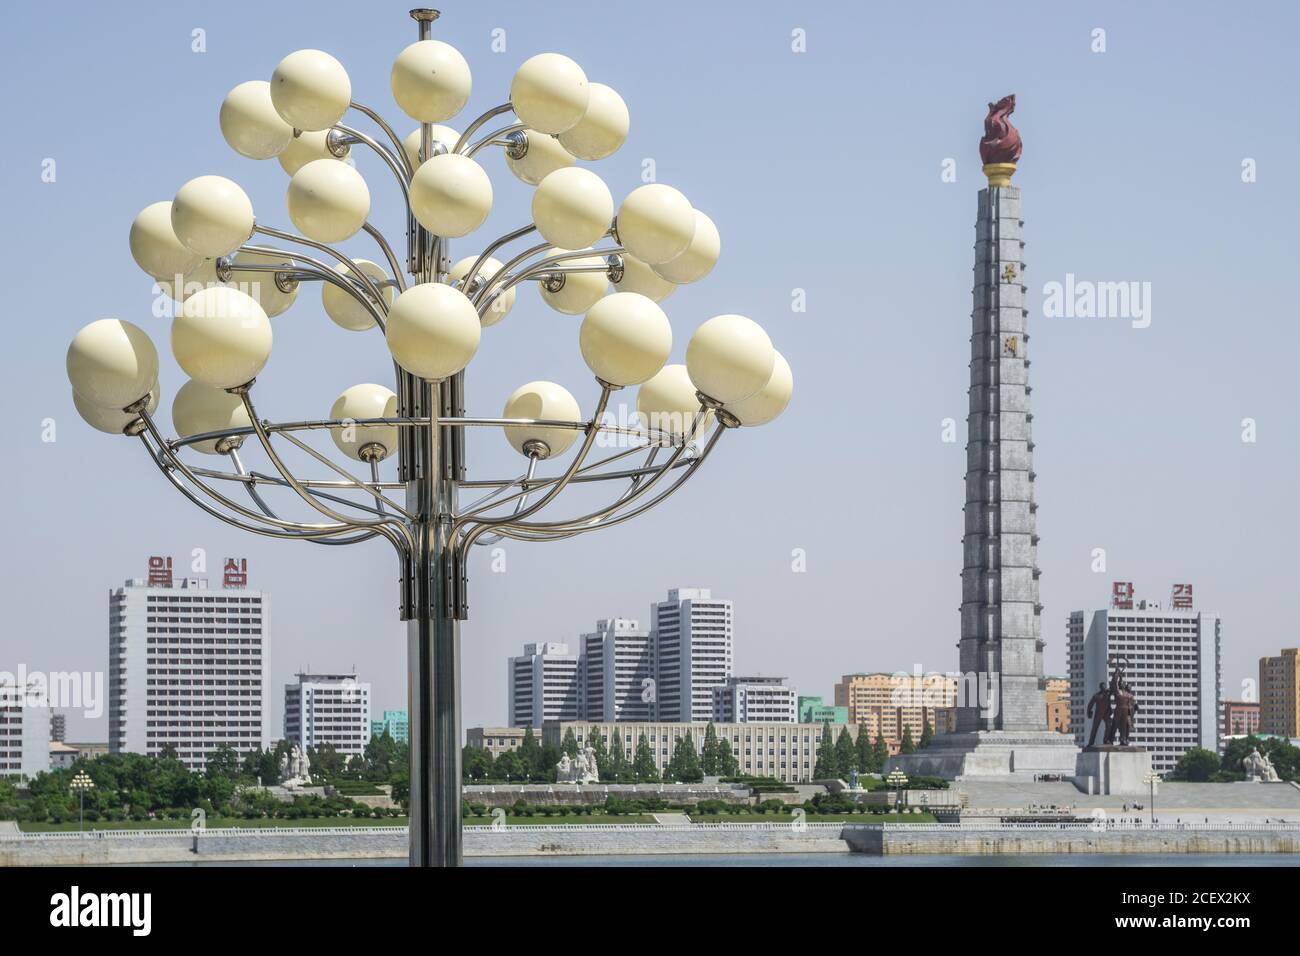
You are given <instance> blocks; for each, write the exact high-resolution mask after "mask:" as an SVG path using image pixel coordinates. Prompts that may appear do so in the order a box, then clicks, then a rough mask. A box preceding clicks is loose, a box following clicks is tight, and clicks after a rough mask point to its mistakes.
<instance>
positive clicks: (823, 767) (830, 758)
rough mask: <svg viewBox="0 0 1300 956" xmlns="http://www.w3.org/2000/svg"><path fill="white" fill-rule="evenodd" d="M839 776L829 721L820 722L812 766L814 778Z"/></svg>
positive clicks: (821, 778) (822, 778) (827, 778)
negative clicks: (815, 760) (819, 731)
mask: <svg viewBox="0 0 1300 956" xmlns="http://www.w3.org/2000/svg"><path fill="white" fill-rule="evenodd" d="M837 776H839V764H838V763H837V762H836V759H835V737H834V735H833V734H832V733H831V722H830V721H829V720H828V721H826V722H825V723H823V724H822V737H821V741H820V742H819V743H818V744H817V765H816V766H815V767H814V768H813V779H814V780H830V779H832V778H834V777H837Z"/></svg>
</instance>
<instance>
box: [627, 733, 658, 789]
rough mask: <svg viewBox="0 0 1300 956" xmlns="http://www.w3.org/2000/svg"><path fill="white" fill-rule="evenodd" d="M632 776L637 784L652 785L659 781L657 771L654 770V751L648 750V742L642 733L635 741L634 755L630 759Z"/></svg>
mask: <svg viewBox="0 0 1300 956" xmlns="http://www.w3.org/2000/svg"><path fill="white" fill-rule="evenodd" d="M632 775H633V776H634V777H636V782H637V783H654V782H656V781H657V780H658V779H659V771H658V770H657V769H656V768H655V755H654V751H653V750H651V749H650V741H649V740H648V739H646V735H645V734H644V733H643V734H641V736H639V737H638V738H637V741H636V755H635V756H634V757H633V758H632Z"/></svg>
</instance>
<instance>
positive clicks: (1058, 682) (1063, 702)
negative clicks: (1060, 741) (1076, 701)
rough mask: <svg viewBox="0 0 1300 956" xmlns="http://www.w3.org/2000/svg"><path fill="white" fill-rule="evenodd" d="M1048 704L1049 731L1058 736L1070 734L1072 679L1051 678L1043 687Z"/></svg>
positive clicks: (1044, 697)
mask: <svg viewBox="0 0 1300 956" xmlns="http://www.w3.org/2000/svg"><path fill="white" fill-rule="evenodd" d="M1043 699H1044V700H1045V701H1046V702H1047V729H1048V730H1054V731H1056V732H1057V733H1058V734H1068V733H1069V732H1070V678H1068V677H1049V678H1047V680H1046V682H1045V683H1044V685H1043Z"/></svg>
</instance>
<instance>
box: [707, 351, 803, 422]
mask: <svg viewBox="0 0 1300 956" xmlns="http://www.w3.org/2000/svg"><path fill="white" fill-rule="evenodd" d="M773 357H774V359H775V361H774V362H773V363H772V375H771V376H770V377H769V378H768V380H767V384H766V385H764V386H763V387H762V388H760V389H759V390H758V391H757V392H755V393H754V394H753V395H751V396H749V398H742V399H741V400H740V401H738V402H729V403H728V404H726V405H725V406H723V407H724V408H725V409H726V410H727V411H728V412H730V413H731V414H732V415H734V416H736V418H737V419H739V420H740V424H742V425H746V426H750V427H752V426H755V425H766V424H767V423H768V422H770V421H771V420H772V419H774V418H776V417H777V416H778V415H780V414H781V413H782V412H783V411H785V407H786V406H787V405H789V404H790V396H791V395H792V394H793V393H794V373H793V372H791V371H790V363H789V362H787V361H786V360H785V356H784V355H782V354H781V353H780V352H775V353H773Z"/></svg>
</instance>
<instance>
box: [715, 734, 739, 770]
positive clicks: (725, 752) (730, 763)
mask: <svg viewBox="0 0 1300 956" xmlns="http://www.w3.org/2000/svg"><path fill="white" fill-rule="evenodd" d="M739 774H740V761H738V760H737V759H736V755H735V754H734V753H732V752H731V741H730V740H728V739H727V738H726V737H723V738H722V739H721V740H719V741H718V776H719V777H735V776H738V775H739Z"/></svg>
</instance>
